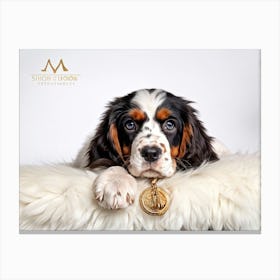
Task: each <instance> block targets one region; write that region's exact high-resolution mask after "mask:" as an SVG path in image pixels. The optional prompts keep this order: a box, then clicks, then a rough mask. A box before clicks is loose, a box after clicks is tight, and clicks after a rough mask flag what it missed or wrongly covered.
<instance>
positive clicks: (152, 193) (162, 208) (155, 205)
mask: <svg viewBox="0 0 280 280" xmlns="http://www.w3.org/2000/svg"><path fill="white" fill-rule="evenodd" d="M156 182H157V179H154V180H153V181H152V182H151V187H150V188H147V189H145V190H144V191H143V192H142V193H141V194H140V198H139V202H140V206H141V208H142V210H143V211H144V212H145V213H147V214H149V215H152V216H162V215H163V214H165V212H166V211H167V210H168V208H169V195H168V193H167V192H166V191H165V190H164V189H162V188H160V187H157V185H156Z"/></svg>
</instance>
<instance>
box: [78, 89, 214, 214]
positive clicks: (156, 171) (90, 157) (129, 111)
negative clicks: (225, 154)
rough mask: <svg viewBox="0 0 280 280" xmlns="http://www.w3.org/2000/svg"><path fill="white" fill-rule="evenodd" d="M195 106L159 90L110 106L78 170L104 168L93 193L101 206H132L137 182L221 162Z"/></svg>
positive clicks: (130, 96)
mask: <svg viewBox="0 0 280 280" xmlns="http://www.w3.org/2000/svg"><path fill="white" fill-rule="evenodd" d="M191 103H192V102H190V101H187V100H185V99H183V98H181V97H177V96H175V95H173V94H171V93H169V92H167V91H164V90H161V89H144V90H138V91H134V92H132V93H130V94H128V95H126V96H124V97H118V98H116V99H115V100H113V101H112V102H110V103H109V105H108V107H107V110H106V111H105V113H104V114H103V117H102V119H101V122H100V124H99V126H98V127H97V130H96V133H95V135H94V136H93V137H92V138H90V139H89V141H88V142H87V143H86V144H85V145H84V147H83V148H82V149H81V151H80V152H79V154H78V156H77V158H76V160H75V162H74V166H76V167H80V168H89V169H95V170H97V168H98V170H100V173H99V176H98V177H97V179H96V180H95V182H94V195H95V198H96V199H97V200H98V202H99V204H100V206H102V207H104V208H108V209H120V208H126V207H128V206H129V205H130V204H132V203H133V202H134V199H135V196H136V191H137V184H136V179H135V178H139V177H143V178H164V177H171V176H172V175H173V174H174V173H175V172H176V171H178V170H187V169H192V168H196V167H198V166H200V165H201V164H202V163H204V162H210V161H215V160H218V156H217V154H216V153H215V151H214V149H213V147H212V141H213V138H212V137H210V136H208V135H207V133H206V130H205V128H204V126H203V124H202V122H201V121H200V120H199V119H198V117H197V111H196V110H195V109H194V108H192V107H191V106H190V104H191Z"/></svg>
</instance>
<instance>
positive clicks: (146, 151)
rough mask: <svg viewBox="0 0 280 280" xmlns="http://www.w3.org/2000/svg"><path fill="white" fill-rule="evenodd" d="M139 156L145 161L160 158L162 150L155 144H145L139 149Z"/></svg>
mask: <svg viewBox="0 0 280 280" xmlns="http://www.w3.org/2000/svg"><path fill="white" fill-rule="evenodd" d="M140 153H141V156H142V157H143V158H144V159H145V161H147V162H153V161H156V160H158V159H159V158H160V156H161V154H162V150H161V149H160V148H159V147H156V146H145V147H143V148H142V150H141V152H140Z"/></svg>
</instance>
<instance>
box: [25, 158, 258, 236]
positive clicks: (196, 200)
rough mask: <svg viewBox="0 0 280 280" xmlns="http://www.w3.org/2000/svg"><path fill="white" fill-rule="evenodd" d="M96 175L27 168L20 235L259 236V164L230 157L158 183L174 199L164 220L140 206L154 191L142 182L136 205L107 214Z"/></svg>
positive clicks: (69, 169) (54, 168)
mask: <svg viewBox="0 0 280 280" xmlns="http://www.w3.org/2000/svg"><path fill="white" fill-rule="evenodd" d="M95 178H96V174H95V173H94V172H91V171H86V170H80V169H76V168H72V167H70V166H66V165H64V166H63V165H56V166H24V167H21V171H20V229H21V230H199V231H201V230H209V229H211V230H254V231H259V230H260V159H259V156H258V155H256V154H253V155H238V154H237V155H226V156H225V157H223V158H222V159H221V160H219V161H217V162H215V163H211V164H206V165H204V166H202V167H200V168H199V169H197V170H194V171H188V172H179V173H176V175H174V176H173V177H171V178H168V179H162V180H159V182H158V186H160V187H163V188H165V189H166V190H167V191H168V192H169V194H170V197H171V203H170V208H169V210H168V211H167V212H166V213H165V214H164V215H163V216H160V217H158V216H149V215H148V214H146V213H144V212H143V211H142V210H141V208H140V206H139V202H138V198H139V194H140V193H141V191H142V190H143V189H144V188H146V187H148V186H150V184H149V182H150V181H148V180H145V179H139V180H138V190H139V191H138V194H137V197H136V200H135V202H134V204H133V205H131V206H129V207H128V208H126V209H121V210H106V209H103V208H101V207H100V206H98V204H97V202H96V201H95V199H94V198H93V194H92V185H93V181H94V179H95Z"/></svg>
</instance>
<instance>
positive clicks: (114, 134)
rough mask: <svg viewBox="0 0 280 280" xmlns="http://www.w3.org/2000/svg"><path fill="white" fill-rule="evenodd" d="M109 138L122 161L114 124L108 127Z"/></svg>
mask: <svg viewBox="0 0 280 280" xmlns="http://www.w3.org/2000/svg"><path fill="white" fill-rule="evenodd" d="M110 137H111V139H112V142H113V144H114V147H115V150H116V151H117V153H118V154H119V156H120V157H121V159H122V160H123V155H122V150H121V146H120V142H119V137H118V130H117V128H116V125H115V124H111V126H110Z"/></svg>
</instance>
